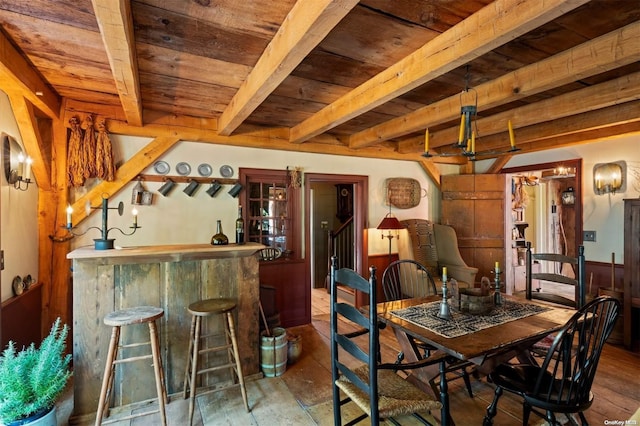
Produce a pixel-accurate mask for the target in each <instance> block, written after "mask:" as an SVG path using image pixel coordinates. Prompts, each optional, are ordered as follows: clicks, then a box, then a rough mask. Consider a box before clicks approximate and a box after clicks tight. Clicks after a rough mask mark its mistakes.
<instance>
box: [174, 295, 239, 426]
mask: <svg viewBox="0 0 640 426" xmlns="http://www.w3.org/2000/svg"><path fill="white" fill-rule="evenodd" d="M235 309H236V301H235V300H234V299H207V300H200V301H198V302H194V303H192V304H190V305H189V313H191V315H192V318H191V333H190V335H189V352H188V353H189V359H188V360H187V368H186V370H185V373H184V398H185V399H186V398H187V393H189V396H190V399H189V424H191V423H192V421H193V412H194V409H195V400H196V388H197V383H196V379H197V376H198V374H204V373H209V372H212V371H217V370H222V369H225V368H228V369H229V370H230V371H231V372H232V373H231V375H232V380H233V373H235V375H236V377H237V379H238V382H237V383H235V380H233V381H234V383H233V384H232V385H231V386H240V391H241V393H242V399H243V400H244V406H245V408H246V409H247V411H249V403H248V402H247V391H246V389H245V386H244V376H243V375H242V366H241V364H240V357H239V355H238V341H237V339H236V329H235V324H234V320H233V311H234V310H235ZM213 315H222V316H223V317H224V321H223V322H224V336H225V343H224V344H223V345H220V346H212V347H210V348H205V349H200V340H201V339H206V338H209V337H215V336H221V335H222V334H221V333H218V334H208V335H205V336H202V335H201V333H202V318H204V317H210V316H213ZM219 351H226V352H227V363H226V364H222V365H216V366H212V367H208V368H202V369H200V370H198V355H200V354H204V353H209V352H219ZM228 387H229V386H225V387H222V388H216V389H212V390H211V391H218V390H222V389H226V388H228Z"/></svg>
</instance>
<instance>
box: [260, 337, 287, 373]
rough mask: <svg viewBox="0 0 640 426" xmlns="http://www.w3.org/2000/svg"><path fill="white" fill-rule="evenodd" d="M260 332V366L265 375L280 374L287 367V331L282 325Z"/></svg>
mask: <svg viewBox="0 0 640 426" xmlns="http://www.w3.org/2000/svg"><path fill="white" fill-rule="evenodd" d="M266 334H267V333H266V331H263V332H262V333H261V334H260V367H261V368H262V372H263V373H264V375H265V376H266V377H276V376H281V375H282V374H283V373H284V372H285V370H286V369H287V349H288V343H287V331H286V330H285V329H284V328H282V327H276V328H274V329H273V330H271V336H267V335H266Z"/></svg>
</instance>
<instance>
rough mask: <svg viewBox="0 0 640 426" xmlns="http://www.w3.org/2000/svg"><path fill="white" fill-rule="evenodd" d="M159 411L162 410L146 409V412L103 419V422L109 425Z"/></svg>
mask: <svg viewBox="0 0 640 426" xmlns="http://www.w3.org/2000/svg"><path fill="white" fill-rule="evenodd" d="M159 412H160V410H153V411H145V412H144V413H137V414H130V415H128V416H124V417H117V418H115V419H109V420H103V421H102V423H101V424H103V425H108V424H110V423H119V422H121V421H124V420H131V419H137V418H138V417H143V416H148V415H151V414H156V413H159Z"/></svg>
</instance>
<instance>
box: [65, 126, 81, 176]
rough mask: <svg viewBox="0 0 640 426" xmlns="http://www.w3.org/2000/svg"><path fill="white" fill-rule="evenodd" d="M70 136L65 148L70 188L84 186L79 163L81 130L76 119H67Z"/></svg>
mask: <svg viewBox="0 0 640 426" xmlns="http://www.w3.org/2000/svg"><path fill="white" fill-rule="evenodd" d="M69 124H70V125H71V134H70V135H69V145H68V147H67V180H68V182H69V185H70V186H72V187H78V186H82V185H84V180H85V177H84V173H83V169H82V161H81V158H80V156H81V152H80V149H81V145H82V129H81V128H80V120H79V119H78V117H71V118H70V119H69Z"/></svg>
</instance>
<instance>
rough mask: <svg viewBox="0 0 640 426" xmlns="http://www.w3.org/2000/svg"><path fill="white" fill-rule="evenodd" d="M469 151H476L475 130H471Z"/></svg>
mask: <svg viewBox="0 0 640 426" xmlns="http://www.w3.org/2000/svg"><path fill="white" fill-rule="evenodd" d="M471 152H473V153H475V152H476V132H475V131H473V132H471Z"/></svg>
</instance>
